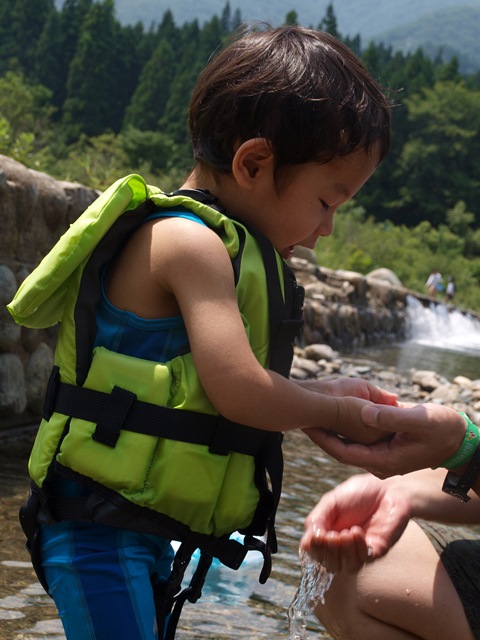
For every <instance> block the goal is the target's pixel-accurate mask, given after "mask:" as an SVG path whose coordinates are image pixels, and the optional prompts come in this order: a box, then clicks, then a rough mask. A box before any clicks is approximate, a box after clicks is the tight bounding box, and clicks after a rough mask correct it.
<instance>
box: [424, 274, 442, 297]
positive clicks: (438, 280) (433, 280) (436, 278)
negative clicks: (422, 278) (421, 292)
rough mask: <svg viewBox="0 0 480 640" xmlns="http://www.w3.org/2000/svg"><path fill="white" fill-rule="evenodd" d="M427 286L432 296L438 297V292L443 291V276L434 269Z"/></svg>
mask: <svg viewBox="0 0 480 640" xmlns="http://www.w3.org/2000/svg"><path fill="white" fill-rule="evenodd" d="M425 286H426V287H427V289H428V293H429V294H430V295H431V296H436V295H437V293H438V291H441V286H442V274H441V273H440V272H439V271H438V270H437V269H434V270H433V271H432V273H431V274H430V275H429V276H428V279H427V281H426V283H425Z"/></svg>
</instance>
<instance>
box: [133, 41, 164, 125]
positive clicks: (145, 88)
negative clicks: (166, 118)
mask: <svg viewBox="0 0 480 640" xmlns="http://www.w3.org/2000/svg"><path fill="white" fill-rule="evenodd" d="M174 77H175V59H174V54H173V50H172V47H171V46H170V43H169V42H168V41H167V40H162V41H161V42H160V44H159V45H158V47H157V48H156V50H155V51H154V53H153V55H152V57H151V58H150V60H149V61H148V62H147V64H146V65H145V67H144V68H143V71H142V73H141V75H140V79H139V82H138V85H137V87H136V89H135V92H134V94H133V96H132V100H131V102H130V104H129V105H128V107H127V110H126V113H125V119H124V121H123V127H128V126H132V127H135V128H136V129H141V130H143V131H148V130H151V131H154V130H155V129H157V128H158V122H159V120H160V118H162V116H163V114H164V112H165V107H166V105H167V102H168V98H169V95H170V89H171V85H172V82H173V79H174Z"/></svg>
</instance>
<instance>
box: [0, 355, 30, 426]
mask: <svg viewBox="0 0 480 640" xmlns="http://www.w3.org/2000/svg"><path fill="white" fill-rule="evenodd" d="M26 407H27V394H26V390H25V376H24V371H23V365H22V362H21V360H20V359H19V358H18V357H17V356H16V355H13V354H11V353H2V354H0V416H8V415H12V414H19V413H23V411H25V409H26Z"/></svg>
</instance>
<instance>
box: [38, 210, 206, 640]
mask: <svg viewBox="0 0 480 640" xmlns="http://www.w3.org/2000/svg"><path fill="white" fill-rule="evenodd" d="M172 216H177V217H182V218H187V219H189V220H193V221H195V222H198V223H200V224H204V222H203V221H202V220H201V219H200V218H198V217H197V216H195V215H193V214H191V213H190V212H180V211H174V212H173V211H162V212H158V213H155V214H152V215H151V216H149V217H148V218H147V219H146V220H145V222H147V221H148V220H152V219H156V218H166V217H172ZM96 320H97V333H96V340H95V346H103V347H106V348H107V349H109V350H110V351H115V352H117V353H123V354H126V355H130V356H137V357H139V358H143V359H146V360H153V361H156V362H167V361H168V360H171V359H172V358H174V357H175V356H177V355H181V354H183V353H186V352H188V351H189V350H190V347H189V342H188V335H187V332H186V329H185V324H184V322H183V319H182V318H181V316H177V317H174V318H158V319H146V318H140V317H139V316H137V315H135V314H134V313H131V312H130V311H124V310H121V309H118V308H117V307H115V306H114V305H113V304H112V303H111V302H110V301H109V300H108V299H107V297H106V294H105V291H104V289H103V283H102V297H101V301H100V303H99V306H98V309H97V313H96ZM55 492H56V493H57V495H62V496H66V497H75V496H81V495H85V494H88V489H86V488H85V487H83V486H81V485H80V484H78V483H76V482H74V481H72V480H67V479H63V478H62V479H58V480H57V481H56V486H55ZM40 547H41V555H42V565H43V568H44V571H45V575H46V578H47V582H48V585H49V593H50V595H51V596H52V597H53V599H54V601H55V604H56V606H57V608H58V612H59V615H60V617H61V619H62V623H63V626H64V629H65V633H66V637H67V640H112V638H115V640H157V639H158V638H159V637H160V638H161V637H163V631H162V632H161V633H160V635H159V631H158V629H157V622H156V612H155V603H154V594H153V588H152V587H154V586H155V585H156V584H160V583H162V582H165V581H166V580H167V579H168V577H169V575H170V572H171V565H172V560H173V555H174V553H173V549H172V547H171V545H170V540H167V539H165V538H162V537H159V536H155V535H151V534H145V533H137V532H134V531H128V530H125V529H120V528H116V527H109V526H105V525H102V524H98V523H91V522H75V521H64V522H60V523H57V524H54V525H42V526H41V527H40Z"/></svg>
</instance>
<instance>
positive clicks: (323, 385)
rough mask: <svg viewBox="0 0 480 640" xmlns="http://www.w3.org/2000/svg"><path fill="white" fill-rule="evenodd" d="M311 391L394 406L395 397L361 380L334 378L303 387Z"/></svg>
mask: <svg viewBox="0 0 480 640" xmlns="http://www.w3.org/2000/svg"><path fill="white" fill-rule="evenodd" d="M305 386H306V387H307V388H309V389H311V390H312V391H319V392H320V393H324V394H326V395H331V396H337V397H341V396H354V397H355V398H362V399H363V400H370V402H375V403H376V404H388V405H393V406H396V404H397V395H396V394H395V393H391V392H390V391H386V390H385V389H381V388H380V387H377V386H375V385H374V384H371V383H370V382H367V380H362V379H361V378H336V379H335V380H317V381H311V382H310V385H308V384H306V385H305Z"/></svg>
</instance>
